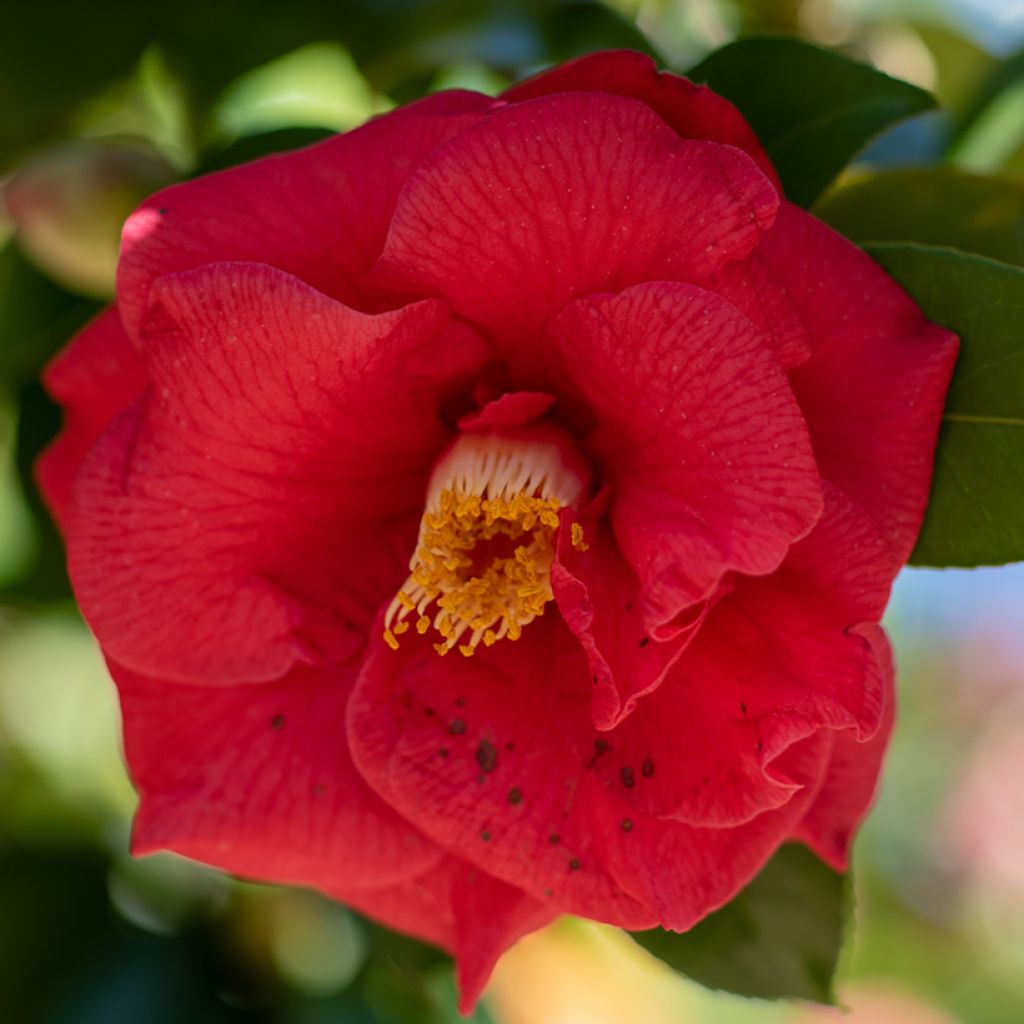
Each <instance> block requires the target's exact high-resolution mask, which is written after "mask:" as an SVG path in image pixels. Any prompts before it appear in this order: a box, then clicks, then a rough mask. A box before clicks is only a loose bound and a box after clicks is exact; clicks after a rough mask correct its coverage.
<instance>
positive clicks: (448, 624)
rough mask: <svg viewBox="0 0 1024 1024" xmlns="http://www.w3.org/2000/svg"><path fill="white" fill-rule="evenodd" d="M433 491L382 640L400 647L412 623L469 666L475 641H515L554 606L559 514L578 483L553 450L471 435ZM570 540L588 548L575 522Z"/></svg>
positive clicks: (438, 473) (450, 458) (445, 463)
mask: <svg viewBox="0 0 1024 1024" xmlns="http://www.w3.org/2000/svg"><path fill="white" fill-rule="evenodd" d="M432 484H433V485H434V486H432V487H431V493H430V496H429V497H428V502H427V508H426V510H425V511H424V514H423V518H422V520H421V523H420V535H419V540H418V542H417V545H416V551H415V553H414V555H413V557H412V559H411V560H410V563H409V568H410V575H409V578H408V579H407V580H406V583H405V585H404V586H403V587H402V589H401V590H399V592H398V594H397V595H396V597H395V598H394V600H393V601H392V602H391V605H390V606H389V608H388V610H387V613H386V615H385V629H384V639H385V641H386V642H387V643H388V644H389V645H390V646H391V647H393V648H397V647H398V637H399V636H401V635H402V634H403V633H406V632H408V631H409V629H410V628H411V627H412V625H413V624H414V625H415V628H416V631H417V632H418V633H420V634H424V633H426V632H427V631H428V630H430V629H431V628H433V629H434V630H435V631H436V632H437V633H439V634H440V636H441V640H440V641H439V642H437V643H435V644H434V649H435V650H436V651H437V652H438V654H442V655H444V654H447V653H448V652H449V651H450V650H452V648H454V647H456V646H458V649H459V651H460V653H462V654H463V655H465V656H466V657H469V656H471V655H472V654H473V652H474V651H475V650H476V648H477V646H478V645H479V644H480V643H481V642H483V644H484V645H485V646H487V647H490V646H491V645H492V644H494V643H496V642H497V641H498V640H502V639H506V638H507V639H509V640H518V639H519V637H520V635H521V633H522V629H523V627H524V626H526V625H527V624H528V623H530V622H532V621H533V620H534V619H535V618H537V617H538V616H539V615H543V614H544V608H545V606H546V605H547V603H548V602H549V601H550V600H552V596H553V595H552V590H551V560H552V558H553V556H554V547H555V533H556V531H557V530H558V527H559V522H560V517H559V514H560V511H561V509H562V508H563V507H564V506H565V505H566V504H568V503H569V502H570V501H574V500H576V498H577V497H578V496H579V493H580V490H581V483H580V481H579V480H578V478H577V477H576V476H575V475H573V474H572V473H570V472H569V471H567V470H566V469H565V468H564V467H563V466H562V463H561V458H560V454H559V452H558V449H557V447H556V446H555V445H552V444H538V443H536V442H532V443H531V442H517V441H514V440H509V439H506V438H498V437H490V436H470V437H467V438H464V439H463V440H462V441H460V442H459V444H457V445H456V446H455V447H454V448H453V450H452V452H451V453H450V454H449V455H448V457H447V458H446V459H445V460H443V461H442V463H441V465H440V466H439V467H438V470H437V471H435V474H434V478H433V481H432ZM572 539H573V543H574V544H575V545H576V546H577V547H583V546H585V545H584V544H583V532H582V528H581V527H580V526H579V524H578V523H573V524H572ZM428 610H429V614H428ZM414 613H415V619H414V618H413V615H414ZM467 633H468V634H469V635H468V637H467V638H466V640H465V642H463V643H460V641H461V640H462V639H463V637H465V636H466V634H467Z"/></svg>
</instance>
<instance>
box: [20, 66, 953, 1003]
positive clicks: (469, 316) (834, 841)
mask: <svg viewBox="0 0 1024 1024" xmlns="http://www.w3.org/2000/svg"><path fill="white" fill-rule="evenodd" d="M955 354H956V340H955V338H954V337H953V336H952V335H951V334H949V333H948V332H947V331H945V330H942V329H940V328H938V327H936V326H933V325H932V324H930V323H928V322H927V321H926V320H925V319H924V317H923V316H922V314H921V313H920V311H919V310H918V309H917V308H916V306H915V305H914V303H913V302H912V301H911V300H910V299H909V298H908V296H907V295H906V294H905V293H904V292H903V291H902V290H901V289H900V288H899V287H898V286H897V285H896V284H895V283H894V282H893V281H892V280H891V279H890V278H889V277H888V276H887V275H886V274H885V273H884V272H883V271H882V270H881V269H880V268H879V267H878V266H877V265H876V264H875V263H874V262H873V261H872V260H871V259H870V258H869V257H868V256H866V255H865V254H864V253H863V252H861V251H860V250H858V249H857V248H855V247H854V246H853V245H851V244H850V243H849V242H847V241H845V240H844V239H842V238H841V237H839V236H838V235H836V234H835V233H833V232H832V231H831V230H829V229H828V228H826V227H824V226H823V225H822V224H820V223H819V222H817V221H816V220H814V218H812V217H811V216H809V215H808V214H806V213H804V212H802V211H801V210H799V209H797V208H796V207H794V206H793V205H792V204H790V203H788V202H786V201H785V200H784V199H783V197H782V196H781V194H780V189H779V184H778V180H777V178H776V176H775V173H774V171H773V169H772V166H771V163H770V162H769V160H768V159H767V157H766V156H765V154H764V152H763V150H762V149H761V147H760V145H759V144H758V141H757V139H756V138H755V137H754V135H753V133H752V131H751V130H750V128H749V127H748V126H747V124H746V123H745V122H744V120H743V119H742V117H741V116H740V115H739V113H738V112H737V111H736V109H735V108H734V107H732V106H731V105H730V104H729V103H728V102H726V101H725V100H723V99H722V98H720V97H718V96H716V95H715V94H713V93H712V92H710V91H709V90H708V89H706V88H703V87H698V86H695V85H693V84H692V83H690V82H688V81H686V80H685V79H683V78H680V77H677V76H675V75H672V74H667V73H662V74H659V73H657V72H656V70H655V68H654V67H653V66H652V64H651V62H650V61H649V60H648V59H647V58H646V57H643V56H640V55H639V54H635V53H628V52H619V53H603V54H595V55H592V56H590V57H586V58H583V59H581V60H579V61H576V62H574V63H571V64H567V65H565V66H563V67H559V68H556V69H554V70H552V71H549V72H547V73H545V74H541V75H540V76H538V77H536V78H533V79H531V80H529V81H527V82H525V83H523V84H521V85H518V86H516V87H514V88H512V89H511V90H509V91H508V92H507V93H505V94H504V95H503V96H501V97H500V98H498V99H492V98H490V97H486V96H482V95H477V94H475V93H471V92H445V93H439V94H436V95H432V96H430V97H428V98H427V99H424V100H422V101H420V102H418V103H413V104H411V105H409V106H406V107H403V108H401V109H399V110H396V111H395V112H393V113H390V114H387V115H386V116H383V117H380V118H378V119H375V120H373V121H371V122H370V123H368V124H367V125H365V126H364V127H362V128H359V129H357V130H355V131H352V132H350V133H348V134H346V135H342V136H338V137H336V138H332V139H330V140H328V141H325V142H323V143H321V144H319V145H316V146H313V147H311V148H309V149H305V150H301V151H299V152H295V153H289V154H285V155H280V156H273V157H269V158H267V159H264V160H260V161H257V162H255V163H252V164H248V165H246V166H241V167H236V168H233V169H231V170H227V171H224V172H222V173H219V174H215V175H212V176H209V177H206V178H200V179H198V180H195V181H191V182H187V183H185V184H182V185H177V186H174V187H172V188H169V189H167V190H165V191H163V192H161V193H159V194H158V195H156V196H154V197H153V198H152V199H150V200H149V201H147V202H146V203H144V204H143V205H142V207H141V208H140V209H139V210H138V211H137V212H136V213H135V214H133V216H132V217H131V218H130V219H129V220H128V222H127V224H126V226H125V229H124V235H123V245H122V253H121V260H120V265H119V272H118V287H117V301H116V303H115V305H113V306H112V307H111V308H110V309H108V310H107V311H106V312H105V313H103V314H102V315H101V316H100V317H99V318H98V319H97V320H95V321H94V322H93V323H92V324H91V325H90V326H88V327H87V328H86V329H85V330H84V331H83V332H82V333H81V334H80V335H79V336H78V337H77V338H76V339H75V340H74V342H73V343H72V345H71V346H70V347H69V348H68V349H67V351H66V352H64V353H63V354H62V355H61V356H60V357H59V358H58V359H57V360H56V361H55V362H54V364H53V365H52V366H51V367H50V369H49V371H48V375H47V383H48V386H49V388H50V390H51V392H52V394H53V395H54V396H55V397H56V398H57V399H58V400H59V401H60V402H61V403H62V404H63V405H64V407H65V409H66V424H65V427H64V430H63V432H62V434H61V435H60V437H59V438H58V440H57V441H56V442H55V443H54V445H53V446H52V447H51V448H50V449H49V451H48V452H47V453H46V455H45V456H44V458H43V460H42V462H41V464H40V467H39V475H40V480H41V481H42V484H43V487H44V489H45V492H46V494H47V496H48V499H49V501H50V504H51V506H52V508H53V510H54V512H55V514H56V515H57V517H58V519H59V521H60V523H61V526H62V529H63V531H64V534H65V536H66V539H67V546H68V557H69V565H70V573H71V578H72V581H73V584H74V587H75V592H76V594H77V597H78V599H79V601H80V603H81V607H82V611H83V613H84V615H85V617H86V619H87V620H88V622H89V624H90V626H91V627H92V629H93V631H94V632H95V634H96V636H97V638H98V639H99V643H100V644H101V646H102V648H103V652H104V654H105V656H106V658H107V661H108V664H109V666H110V670H111V673H112V674H113V677H114V679H115V680H116V682H117V685H118V688H119V690H120V695H121V702H122V708H123V713H124V731H125V750H126V755H127V760H128V764H129V767H130V770H131V773H132V776H133V778H134V781H135V784H136V786H137V788H138V790H139V794H140V806H139V809H138V812H137V816H136V820H135V830H134V850H135V851H136V852H138V853H146V852H149V851H153V850H160V849H168V850H174V851H177V852H178V853H181V854H184V855H186V856H188V857H193V858H195V859H197V860H200V861H204V862H206V863H209V864H214V865H217V866H219V867H221V868H224V869H226V870H228V871H232V872H235V873H237V874H239V875H243V876H248V877H254V878H260V879H271V880H276V881H283V882H288V883H295V884H301V885H309V886H313V887H315V888H317V889H319V890H321V891H322V892H325V893H328V894H330V895H331V896H334V897H336V898H337V899H339V900H342V901H343V902H345V903H347V904H349V905H351V906H353V907H356V908H358V909H359V910H360V911H363V912H365V913H366V914H368V915H370V916H372V917H374V918H376V919H377V920H379V921H382V922H384V923H386V924H387V925H389V926H391V927H393V928H396V929H400V930H402V931H405V932H408V933H411V934H413V935H416V936H419V937H421V938H423V939H426V940H428V941H430V942H432V943H436V944H438V945H440V946H442V947H444V948H445V949H447V950H450V951H451V952H452V953H453V954H454V955H455V956H456V958H457V961H458V969H459V978H460V984H461V988H462V993H463V1005H464V1006H469V1005H471V1004H472V1002H473V1001H474V999H475V998H476V996H477V994H478V993H479V991H480V989H481V988H482V986H483V984H484V983H485V981H486V979H487V976H488V974H489V972H490V969H491V967H492V966H493V964H494V962H495V960H496V958H497V957H498V955H499V954H500V953H501V951H502V950H503V949H505V948H506V947H507V946H508V945H509V944H510V943H512V942H514V941H515V940H516V939H517V938H518V937H519V936H521V935H523V934H525V933H526V932H528V931H531V930H533V929H536V928H538V927H540V926H542V925H543V924H545V923H546V922H549V921H551V920H552V919H553V918H555V917H556V916H558V915H560V914H564V913H570V914H578V915H583V916H586V917H589V918H594V919H597V920H599V921H605V922H610V923H612V924H615V925H620V926H623V927H625V928H628V929H644V928H650V927H654V926H657V925H661V926H663V927H665V928H669V929H674V930H685V929H687V928H689V927H690V926H691V925H693V924H694V923H695V922H696V921H697V920H699V919H700V918H701V917H702V916H704V915H706V914H707V913H709V912H710V911H712V910H714V909H715V908H717V907H719V906H721V905H722V904H724V903H726V902H727V901H728V900H730V899H731V898H732V897H733V896H734V895H735V894H736V893H737V891H738V890H739V889H740V888H741V887H742V886H743V885H745V884H746V883H747V882H748V881H749V880H750V879H751V878H752V877H753V876H754V875H755V874H756V873H757V871H758V870H759V869H760V868H761V867H762V865H763V864H764V863H765V861H766V860H767V859H768V858H769V857H770V856H771V855H772V854H773V852H774V851H775V850H776V849H777V848H778V847H779V845H780V844H781V843H783V842H785V841H791V840H795V841H800V842H803V843H806V844H807V845H808V846H810V847H811V849H813V850H814V851H815V852H816V853H817V854H818V855H819V856H821V857H822V858H823V859H824V860H826V861H827V862H828V863H829V864H831V865H834V866H835V867H836V868H840V869H841V868H843V867H844V866H845V864H846V859H847V851H848V847H849V843H850V838H851V835H852V833H853V832H854V830H855V827H856V825H857V824H858V822H859V820H860V819H861V817H862V816H863V814H864V813H865V810H866V808H867V805H868V803H869V801H870V798H871V795H872V792H873V789H874V786H875V781H876V776H877V773H878V768H879V763H880V759H881V756H882V753H883V749H884V747H885V744H886V740H887V737H888V734H889V728H890V722H891V715H892V704H893V695H892V667H891V662H890V655H889V650H888V647H887V643H886V639H885V636H884V634H883V632H882V630H881V628H880V627H879V625H878V622H879V619H880V617H881V615H882V612H883V609H884V607H885V603H886V600H887V597H888V593H889V588H890V585H891V583H892V580H893V577H894V576H895V574H896V573H897V571H898V570H899V568H900V566H901V565H902V564H903V563H904V562H905V561H906V559H907V557H908V555H909V552H910V550H911V547H912V545H913V542H914V539H915V536H916V534H917V532H918V529H919V527H920V523H921V519H922V515H923V512H924V508H925V502H926V498H927V493H928V486H929V481H930V476H931V465H932V459H933V454H934V446H935V439H936V433H937V428H938V423H939V418H940V414H941V410H942V405H943V399H944V395H945V391H946V387H947V384H948V381H949V376H950V373H951V369H952V365H953V361H954V359H955Z"/></svg>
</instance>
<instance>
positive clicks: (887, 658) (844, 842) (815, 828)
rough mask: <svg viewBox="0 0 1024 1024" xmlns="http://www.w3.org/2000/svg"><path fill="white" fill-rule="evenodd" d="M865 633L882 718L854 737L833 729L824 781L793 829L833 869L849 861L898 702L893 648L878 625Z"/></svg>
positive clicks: (851, 731)
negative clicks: (867, 733) (878, 682)
mask: <svg viewBox="0 0 1024 1024" xmlns="http://www.w3.org/2000/svg"><path fill="white" fill-rule="evenodd" d="M863 636H864V638H865V639H866V640H867V641H868V642H869V643H870V644H871V646H872V649H873V650H874V652H875V655H876V658H877V664H878V673H879V675H880V677H881V678H882V680H883V684H884V699H885V703H884V707H883V715H882V721H881V723H880V724H879V727H878V729H877V731H876V732H875V734H874V735H873V736H872V737H871V738H870V739H858V737H857V734H856V732H855V731H854V730H852V729H846V730H843V731H842V732H839V733H836V739H835V745H834V747H833V750H832V760H831V761H830V763H829V766H828V772H827V774H826V776H825V784H824V785H823V786H822V788H821V791H820V792H819V793H818V796H817V798H816V799H815V800H814V802H813V803H812V804H811V806H810V808H809V809H808V811H807V814H806V816H805V817H804V819H803V820H802V821H801V822H800V826H799V828H798V829H797V833H796V835H797V837H798V838H800V839H802V840H803V841H804V842H805V843H807V845H808V846H809V847H810V848H811V849H812V850H814V852H815V853H816V854H817V855H818V856H819V857H821V859H822V860H824V861H826V862H827V863H828V864H831V865H832V867H834V868H835V869H836V870H837V871H845V870H846V868H847V867H848V866H849V857H850V844H851V842H852V841H853V837H854V835H855V833H856V830H857V826H858V825H859V824H860V823H861V821H862V820H863V818H864V815H865V814H867V812H868V808H869V807H870V806H871V802H872V800H873V799H874V796H875V790H876V787H877V785H878V775H879V772H880V770H881V767H882V758H883V756H884V755H885V750H886V747H887V746H888V743H889V737H890V734H891V733H892V724H893V715H894V711H895V703H896V700H895V698H896V694H895V690H894V688H893V665H892V653H891V651H890V650H889V643H888V640H887V639H886V636H885V633H884V632H883V631H882V629H881V628H880V627H875V628H873V629H869V628H866V629H864V631H863Z"/></svg>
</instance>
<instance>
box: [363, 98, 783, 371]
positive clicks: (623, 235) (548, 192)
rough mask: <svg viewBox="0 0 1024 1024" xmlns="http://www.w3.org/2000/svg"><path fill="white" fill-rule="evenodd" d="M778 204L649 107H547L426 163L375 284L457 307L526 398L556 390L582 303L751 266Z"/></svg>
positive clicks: (538, 106)
mask: <svg viewBox="0 0 1024 1024" xmlns="http://www.w3.org/2000/svg"><path fill="white" fill-rule="evenodd" d="M778 201H779V200H778V194H777V193H776V191H775V188H774V187H773V186H772V184H771V182H769V181H768V179H767V178H765V176H764V175H763V174H762V173H761V172H760V171H759V170H758V169H757V167H756V165H755V164H754V162H753V160H751V159H750V157H748V156H747V155H746V154H745V153H742V152H741V151H739V150H737V149H735V148H733V147H731V146H721V145H718V144H715V143H709V142H695V141H691V140H683V139H680V138H679V136H678V135H676V133H675V132H673V131H672V130H671V129H670V128H669V127H668V126H667V125H666V124H665V122H664V121H662V120H661V119H660V118H659V117H658V116H657V115H656V114H655V113H654V112H653V111H652V110H651V109H650V108H649V107H646V106H644V105H643V104H642V103H639V102H637V101H635V100H631V99H625V98H622V97H619V96H611V95H602V94H598V93H566V94H562V95H559V96H552V97H542V98H540V99H536V100H529V101H528V102H525V103H517V104H514V105H511V106H508V107H505V108H503V109H500V110H497V111H495V112H494V113H492V114H491V115H490V116H488V117H487V118H486V119H485V120H484V121H483V122H481V123H480V124H478V125H476V126H474V127H472V128H469V129H467V130H466V131H464V132H462V133H461V134H460V135H459V136H458V137H457V138H455V139H452V140H451V141H450V142H449V143H447V144H445V145H444V146H441V147H438V149H437V150H435V151H434V152H433V153H432V154H431V155H430V156H429V157H428V158H427V159H426V160H424V162H423V163H422V164H421V165H420V167H419V168H418V169H417V170H416V172H415V173H414V174H412V175H411V176H410V178H409V180H408V181H407V182H406V185H405V187H404V188H403V190H402V194H401V196H400V197H399V200H398V204H397V206H396V208H395V214H394V219H393V221H392V226H391V232H390V234H389V235H388V239H387V243H386V245H385V247H384V251H383V253H382V255H381V258H380V261H379V262H378V264H377V266H376V268H375V270H374V273H373V274H372V275H371V278H372V279H373V280H374V282H375V283H376V284H377V285H379V286H381V287H385V286H386V287H390V288H391V289H393V290H394V292H395V294H396V295H398V296H410V295H411V296H420V295H434V296H440V297H443V298H444V299H446V300H447V301H448V302H449V303H450V305H451V307H452V310H453V312H454V313H455V314H456V315H458V316H460V317H463V318H465V319H467V320H469V321H470V322H471V323H473V324H475V325H477V326H478V327H479V328H480V329H481V330H482V331H483V332H484V333H485V334H487V335H488V337H490V338H491V339H492V340H493V341H494V342H495V350H496V354H497V355H498V356H499V357H500V358H502V359H504V360H505V361H506V362H508V364H509V365H510V366H511V367H512V368H513V370H514V371H515V373H514V376H516V375H518V376H519V377H520V378H521V379H520V380H519V381H516V383H517V384H521V385H522V386H527V387H537V386H543V350H538V348H537V346H538V344H539V343H540V336H541V332H542V328H543V326H544V324H545V322H546V321H547V320H548V318H550V317H551V316H552V315H554V314H555V313H557V312H558V311H559V310H560V309H561V307H562V306H563V305H564V304H565V303H566V302H567V301H568V300H570V299H572V298H574V297H575V296H577V295H581V294H586V293H590V292H594V291H606V290H617V289H620V288H625V287H627V286H629V285H632V284H636V283H638V282H640V281H645V280H651V279H652V278H653V279H658V278H668V279H672V280H702V279H705V278H707V277H709V276H710V275H712V274H714V273H715V271H717V270H718V269H719V268H720V267H721V266H723V265H724V264H726V263H728V262H730V261H732V260H736V259H742V258H743V257H745V256H747V255H748V254H749V253H750V252H751V250H752V249H753V248H754V246H755V245H756V244H757V242H758V240H759V239H760V237H761V235H762V233H763V232H764V230H765V229H766V228H767V227H768V226H769V225H770V224H771V222H772V219H773V217H774V215H775V210H776V208H777V205H778ZM538 375H540V376H539V379H538Z"/></svg>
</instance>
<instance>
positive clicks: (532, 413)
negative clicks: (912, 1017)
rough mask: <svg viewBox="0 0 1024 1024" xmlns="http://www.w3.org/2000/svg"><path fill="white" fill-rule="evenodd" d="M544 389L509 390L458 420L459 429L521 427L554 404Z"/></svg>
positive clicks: (552, 396) (551, 397) (553, 400)
mask: <svg viewBox="0 0 1024 1024" xmlns="http://www.w3.org/2000/svg"><path fill="white" fill-rule="evenodd" d="M555 401H556V399H555V396H554V395H549V394H547V393H546V392H544V391H511V392H509V393H507V394H504V395H501V396H500V397H499V398H495V399H494V400H493V401H491V402H488V403H487V404H486V405H485V406H484V407H483V408H482V409H477V410H476V411H475V412H471V413H468V414H467V415H465V416H463V417H462V419H460V420H459V430H497V429H501V428H508V427H522V426H525V425H526V424H527V423H531V422H532V421H533V420H535V419H538V418H539V417H540V416H543V415H544V413H546V412H547V411H548V409H550V408H551V406H553V405H554V404H555Z"/></svg>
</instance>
